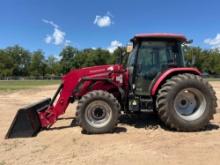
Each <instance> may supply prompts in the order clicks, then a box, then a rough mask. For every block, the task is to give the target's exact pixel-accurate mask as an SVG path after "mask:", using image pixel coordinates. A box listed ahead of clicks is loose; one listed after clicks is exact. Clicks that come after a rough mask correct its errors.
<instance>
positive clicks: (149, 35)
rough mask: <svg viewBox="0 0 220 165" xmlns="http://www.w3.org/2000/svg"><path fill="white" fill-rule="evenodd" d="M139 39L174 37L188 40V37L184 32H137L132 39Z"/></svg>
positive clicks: (178, 39) (183, 40)
mask: <svg viewBox="0 0 220 165" xmlns="http://www.w3.org/2000/svg"><path fill="white" fill-rule="evenodd" d="M138 39H174V40H177V41H180V42H187V39H186V37H185V36H184V35H182V34H172V33H143V34H136V35H135V36H134V37H133V38H132V39H131V41H132V42H135V41H137V40H138Z"/></svg>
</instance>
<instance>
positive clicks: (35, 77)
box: [0, 76, 62, 80]
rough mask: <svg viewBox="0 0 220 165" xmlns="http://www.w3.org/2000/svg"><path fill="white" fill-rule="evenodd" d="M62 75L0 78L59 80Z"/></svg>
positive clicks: (3, 78) (0, 78)
mask: <svg viewBox="0 0 220 165" xmlns="http://www.w3.org/2000/svg"><path fill="white" fill-rule="evenodd" d="M61 78H62V76H27V77H22V76H9V77H0V80H60V79H61Z"/></svg>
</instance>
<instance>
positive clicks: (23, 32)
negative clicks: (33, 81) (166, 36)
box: [0, 0, 220, 56]
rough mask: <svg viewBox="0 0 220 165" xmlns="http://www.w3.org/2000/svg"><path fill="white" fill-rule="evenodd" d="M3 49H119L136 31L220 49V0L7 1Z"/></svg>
mask: <svg viewBox="0 0 220 165" xmlns="http://www.w3.org/2000/svg"><path fill="white" fill-rule="evenodd" d="M0 2H1V10H0V48H5V47H7V46H11V45H14V44H19V45H21V46H23V47H25V48H26V49H29V50H31V51H33V50H37V49H42V50H43V51H44V52H45V54H46V55H47V56H48V55H58V53H59V52H60V51H61V50H62V48H63V47H64V46H65V45H67V44H69V45H72V46H74V47H77V48H79V49H83V48H88V47H94V48H97V47H102V48H106V49H107V48H109V49H110V50H113V49H114V48H115V47H116V46H117V45H121V44H127V43H128V41H129V39H130V38H131V37H132V36H133V35H135V34H136V33H150V32H172V33H182V34H185V35H186V36H187V37H188V38H189V39H193V40H194V45H196V46H201V47H202V48H212V47H218V48H220V34H219V35H218V33H220V11H219V6H220V1H219V0H209V1H205V0H184V1H178V0H135V1H134V0H133V1H132V0H90V1H89V0H1V1H0Z"/></svg>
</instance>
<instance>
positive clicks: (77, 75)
mask: <svg viewBox="0 0 220 165" xmlns="http://www.w3.org/2000/svg"><path fill="white" fill-rule="evenodd" d="M110 67H111V66H110V65H104V66H96V67H88V68H83V69H79V70H72V71H70V72H69V73H68V74H66V75H65V76H64V77H63V78H62V84H61V85H60V87H59V88H58V90H57V92H56V93H55V95H54V97H53V99H52V100H51V103H50V105H49V107H48V108H47V110H45V111H39V112H38V115H39V118H40V122H41V126H42V127H43V128H46V127H50V126H51V125H52V124H54V123H55V122H56V120H57V118H58V117H59V116H60V115H62V114H64V113H65V111H66V109H67V107H68V105H69V103H70V102H72V101H74V99H75V98H78V97H80V96H81V95H83V94H85V93H86V91H87V89H85V88H83V89H82V90H80V89H79V88H80V86H83V85H84V84H85V86H86V85H87V86H88V84H89V83H91V81H109V82H110V81H111V79H110V78H109V74H110V73H111V72H112V71H113V70H108V68H110ZM87 81H89V82H87ZM86 82H87V84H86ZM116 85H117V84H116ZM58 95H59V97H58V98H57V96H58Z"/></svg>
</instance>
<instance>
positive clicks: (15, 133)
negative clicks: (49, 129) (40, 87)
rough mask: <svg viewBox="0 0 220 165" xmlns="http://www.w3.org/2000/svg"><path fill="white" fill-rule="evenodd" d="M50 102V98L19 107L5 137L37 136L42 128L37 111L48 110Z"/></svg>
mask: <svg viewBox="0 0 220 165" xmlns="http://www.w3.org/2000/svg"><path fill="white" fill-rule="evenodd" d="M50 102H51V99H50V98H48V99H44V100H42V101H40V102H38V103H35V104H32V105H29V106H26V107H23V108H21V109H19V110H18V112H17V114H16V116H15V118H14V120H13V122H12V124H11V126H10V128H9V130H8V132H7V134H6V136H5V138H6V139H8V138H19V137H32V136H36V135H37V133H38V132H39V131H40V130H41V128H42V127H41V123H40V119H39V116H38V113H37V112H38V111H44V110H46V109H47V108H48V106H49V105H50Z"/></svg>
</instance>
